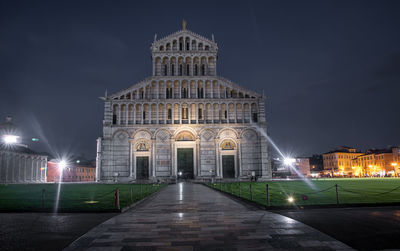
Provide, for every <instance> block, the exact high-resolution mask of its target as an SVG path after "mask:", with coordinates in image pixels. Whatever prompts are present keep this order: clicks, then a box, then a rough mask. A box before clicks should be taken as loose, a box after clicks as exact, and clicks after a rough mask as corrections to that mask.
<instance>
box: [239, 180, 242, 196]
mask: <svg viewBox="0 0 400 251" xmlns="http://www.w3.org/2000/svg"><path fill="white" fill-rule="evenodd" d="M240 197H242V189H241V187H240V182H239V198H240Z"/></svg>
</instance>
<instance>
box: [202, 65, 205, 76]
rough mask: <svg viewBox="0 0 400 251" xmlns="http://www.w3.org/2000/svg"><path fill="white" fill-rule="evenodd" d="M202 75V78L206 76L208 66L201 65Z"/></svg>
mask: <svg viewBox="0 0 400 251" xmlns="http://www.w3.org/2000/svg"><path fill="white" fill-rule="evenodd" d="M201 75H202V76H204V75H206V66H205V65H204V64H203V65H201Z"/></svg>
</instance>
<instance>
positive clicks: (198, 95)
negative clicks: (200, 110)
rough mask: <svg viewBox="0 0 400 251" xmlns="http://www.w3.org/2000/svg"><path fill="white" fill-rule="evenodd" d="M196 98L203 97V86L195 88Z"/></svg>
mask: <svg viewBox="0 0 400 251" xmlns="http://www.w3.org/2000/svg"><path fill="white" fill-rule="evenodd" d="M197 98H204V89H203V87H201V88H197Z"/></svg>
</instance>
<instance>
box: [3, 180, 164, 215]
mask: <svg viewBox="0 0 400 251" xmlns="http://www.w3.org/2000/svg"><path fill="white" fill-rule="evenodd" d="M165 186H166V184H159V183H146V184H66V183H62V184H61V185H58V184H43V185H41V184H23V185H17V184H9V185H0V211H44V212H107V211H110V212H114V211H120V210H121V209H122V208H124V207H127V206H129V205H131V204H133V203H135V202H137V201H139V200H142V199H143V198H145V197H147V196H149V195H151V194H152V193H154V192H157V191H158V190H160V189H161V188H163V187H165ZM57 205H58V206H57ZM56 206H57V208H56Z"/></svg>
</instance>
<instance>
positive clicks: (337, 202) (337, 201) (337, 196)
mask: <svg viewBox="0 0 400 251" xmlns="http://www.w3.org/2000/svg"><path fill="white" fill-rule="evenodd" d="M335 188H336V204H337V205H339V193H338V189H337V184H335Z"/></svg>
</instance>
